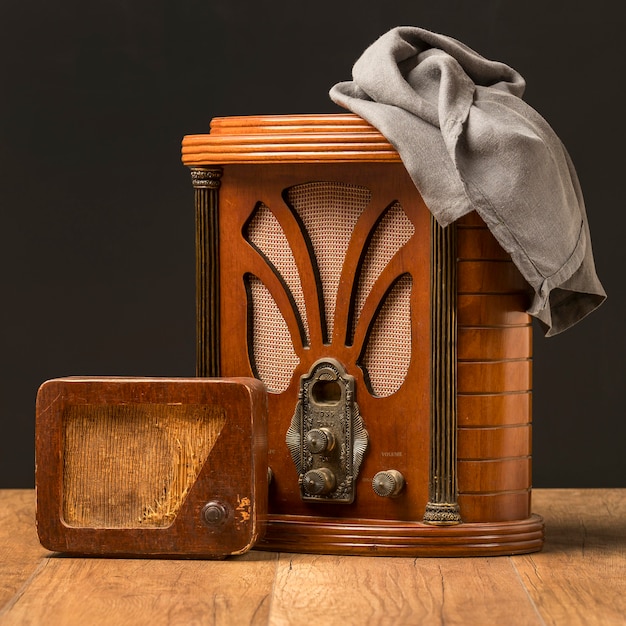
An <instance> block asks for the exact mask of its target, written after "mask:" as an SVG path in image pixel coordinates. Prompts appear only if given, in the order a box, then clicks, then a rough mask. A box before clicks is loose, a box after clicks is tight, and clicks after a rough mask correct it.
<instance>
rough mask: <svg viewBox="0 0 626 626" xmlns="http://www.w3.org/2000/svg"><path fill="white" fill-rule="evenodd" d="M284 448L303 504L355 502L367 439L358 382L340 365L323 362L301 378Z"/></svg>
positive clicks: (315, 364) (317, 363) (318, 362)
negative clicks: (287, 449) (289, 458)
mask: <svg viewBox="0 0 626 626" xmlns="http://www.w3.org/2000/svg"><path fill="white" fill-rule="evenodd" d="M286 443H287V447H288V448H289V451H290V453H291V457H292V459H293V462H294V464H295V466H296V470H297V471H298V484H299V485H300V494H301V496H302V499H303V500H305V501H311V502H342V503H346V504H349V503H351V502H353V501H354V495H355V486H356V477H357V475H358V472H359V468H360V466H361V462H362V460H363V456H364V454H365V451H366V449H367V444H368V434H367V431H366V430H365V427H364V425H363V420H362V418H361V414H360V412H359V406H358V404H357V403H356V401H355V384H354V378H353V377H352V376H350V375H348V374H346V371H345V368H344V367H343V365H342V364H341V363H339V361H336V360H335V359H331V358H327V359H321V360H319V361H317V362H316V363H314V364H313V366H312V367H311V369H310V371H309V373H308V374H306V375H304V376H302V377H301V378H300V390H299V392H298V403H297V405H296V410H295V413H294V416H293V418H292V420H291V426H290V427H289V430H288V431H287V437H286Z"/></svg>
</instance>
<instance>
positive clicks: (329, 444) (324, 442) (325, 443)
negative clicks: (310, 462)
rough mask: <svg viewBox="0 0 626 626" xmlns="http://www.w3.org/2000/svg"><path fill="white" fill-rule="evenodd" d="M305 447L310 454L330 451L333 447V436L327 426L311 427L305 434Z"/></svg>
mask: <svg viewBox="0 0 626 626" xmlns="http://www.w3.org/2000/svg"><path fill="white" fill-rule="evenodd" d="M306 447H307V449H308V450H309V452H311V453H312V454H319V453H320V452H330V451H331V450H332V449H333V448H334V447H335V436H334V435H333V433H332V432H331V431H330V430H329V429H328V428H312V429H311V430H310V431H309V432H308V433H307V435H306Z"/></svg>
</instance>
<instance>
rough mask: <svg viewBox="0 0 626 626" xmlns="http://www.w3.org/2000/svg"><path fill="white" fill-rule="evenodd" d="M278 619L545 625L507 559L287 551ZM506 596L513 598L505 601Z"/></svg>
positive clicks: (331, 624) (280, 572) (281, 565)
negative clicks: (513, 619)
mask: <svg viewBox="0 0 626 626" xmlns="http://www.w3.org/2000/svg"><path fill="white" fill-rule="evenodd" d="M275 591H276V597H275V599H274V602H273V603H272V613H271V617H272V622H271V623H272V624H281V625H292V624H293V625H294V626H295V625H296V624H303V623H307V622H309V621H317V620H319V621H320V623H323V624H325V626H335V625H337V626H340V625H341V626H345V625H346V624H355V625H356V624H358V625H374V624H429V625H430V624H433V625H434V624H464V625H466V626H469V625H474V624H476V625H480V626H484V624H487V623H489V624H505V623H510V622H509V621H508V618H509V617H510V616H511V615H516V616H517V617H518V619H519V620H520V621H519V622H517V623H520V624H528V625H529V626H530V625H534V624H541V623H542V622H541V621H540V620H539V619H538V616H537V615H536V613H535V611H534V609H533V607H532V606H531V605H530V603H529V602H528V598H527V596H526V593H525V591H524V589H523V588H522V586H521V585H520V584H519V582H518V581H517V580H516V578H515V576H514V572H513V571H512V566H511V563H510V562H509V561H508V560H506V559H498V558H493V557H491V558H485V559H462V560H459V559H449V558H444V559H436V560H432V559H396V558H393V557H382V558H373V557H360V558H356V559H355V558H353V557H330V556H304V555H293V556H291V557H289V556H286V555H281V557H280V560H279V562H278V568H277V572H276V588H275ZM502 598H507V601H506V602H504V603H503V602H502Z"/></svg>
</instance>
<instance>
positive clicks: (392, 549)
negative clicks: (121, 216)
mask: <svg viewBox="0 0 626 626" xmlns="http://www.w3.org/2000/svg"><path fill="white" fill-rule="evenodd" d="M183 162H184V163H185V165H187V166H188V167H189V168H190V170H191V175H192V181H193V185H194V188H195V198H196V219H197V222H196V225H197V228H196V244H197V325H198V326H197V338H198V350H197V354H198V361H197V374H198V376H202V377H205V376H211V377H213V376H227V377H232V376H244V377H255V378H258V379H260V380H261V381H262V382H263V383H264V384H265V386H266V388H267V390H268V392H269V400H268V401H269V418H268V462H269V466H270V469H271V475H272V481H271V484H270V487H269V504H268V508H269V511H268V519H267V532H266V535H265V538H264V539H262V540H260V542H259V543H258V544H257V547H258V548H265V549H271V550H284V551H298V552H319V553H338V554H381V555H383V554H384V555H403V556H408V555H414V556H421V555H424V556H439V555H442V556H445V555H450V556H451V555H496V554H515V553H523V552H531V551H535V550H539V549H540V548H541V546H542V542H543V522H542V520H541V518H540V517H538V516H536V515H533V514H532V512H531V322H530V319H529V316H528V315H527V314H526V313H525V310H526V308H527V287H526V284H525V282H524V280H523V279H522V277H521V276H520V274H519V273H518V271H517V269H516V268H515V266H514V265H513V263H512V262H511V260H510V258H509V257H508V255H507V254H506V253H505V252H504V251H503V250H502V249H501V248H500V246H499V245H498V243H497V242H496V240H495V239H494V238H493V236H492V235H491V233H490V232H489V230H488V229H487V228H486V226H485V225H484V223H483V222H482V221H481V219H480V218H479V217H478V216H477V215H475V214H470V215H468V216H466V217H464V218H463V219H461V220H459V221H458V222H457V223H455V224H453V225H452V226H450V227H448V228H445V229H444V228H441V227H440V226H439V225H438V224H437V223H436V221H435V220H434V219H433V218H432V216H431V214H430V212H429V210H428V208H427V207H426V206H425V204H424V202H423V200H422V198H421V197H420V194H419V193H418V191H417V190H416V188H415V186H414V185H413V183H412V182H411V180H410V178H409V176H408V174H407V173H406V171H405V169H404V167H403V165H402V163H401V161H400V158H399V156H398V154H397V152H396V151H395V150H394V148H393V147H392V146H391V145H390V144H389V143H388V142H387V141H386V140H385V139H384V137H383V136H382V135H381V134H380V133H379V132H378V131H376V130H375V129H374V128H372V127H371V126H370V125H369V124H367V123H366V122H364V121H363V120H361V119H360V118H358V117H356V116H354V115H351V114H339V115H302V116H262V117H232V118H216V119H214V120H213V122H212V123H211V129H210V133H208V134H201V135H190V136H187V137H185V138H184V140H183Z"/></svg>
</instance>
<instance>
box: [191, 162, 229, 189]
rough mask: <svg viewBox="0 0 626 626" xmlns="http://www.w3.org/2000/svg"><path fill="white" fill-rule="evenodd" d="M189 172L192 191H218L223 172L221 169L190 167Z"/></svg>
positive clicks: (216, 167)
mask: <svg viewBox="0 0 626 626" xmlns="http://www.w3.org/2000/svg"><path fill="white" fill-rule="evenodd" d="M189 170H190V173H191V184H192V185H193V188H194V189H219V187H220V184H221V182H222V180H221V179H222V172H223V170H222V168H221V167H219V166H213V167H207V166H202V167H190V168H189Z"/></svg>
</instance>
